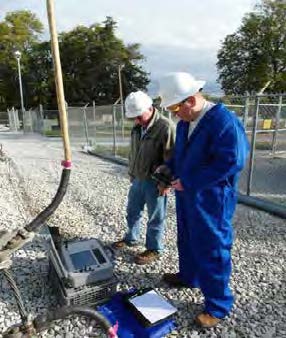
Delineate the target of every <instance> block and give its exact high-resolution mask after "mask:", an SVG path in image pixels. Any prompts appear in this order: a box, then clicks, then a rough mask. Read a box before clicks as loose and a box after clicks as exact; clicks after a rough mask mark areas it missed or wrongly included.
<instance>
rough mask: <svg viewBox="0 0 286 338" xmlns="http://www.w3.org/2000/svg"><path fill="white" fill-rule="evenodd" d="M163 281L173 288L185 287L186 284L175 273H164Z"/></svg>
mask: <svg viewBox="0 0 286 338" xmlns="http://www.w3.org/2000/svg"><path fill="white" fill-rule="evenodd" d="M163 281H164V282H165V283H167V284H169V286H171V287H174V288H187V287H188V285H187V284H186V283H184V282H182V281H181V280H180V278H179V276H178V274H177V273H164V275H163Z"/></svg>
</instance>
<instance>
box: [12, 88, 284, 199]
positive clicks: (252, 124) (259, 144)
mask: <svg viewBox="0 0 286 338" xmlns="http://www.w3.org/2000/svg"><path fill="white" fill-rule="evenodd" d="M212 100H213V101H216V102H223V103H224V104H225V105H226V106H227V107H228V108H229V109H231V110H233V111H234V112H235V113H236V115H237V116H238V117H239V119H240V120H241V121H242V123H243V124H244V126H245V129H246V132H247V135H248V138H249V142H250V145H251V152H250V157H249V162H248V164H247V166H246V168H245V169H244V171H243V173H242V177H241V180H240V189H241V191H242V192H243V193H246V194H248V195H252V196H259V197H262V198H266V199H270V200H272V201H275V202H279V203H284V204H285V205H286V94H277V95H276V94H273V95H269V94H268V95H245V96H226V97H223V98H212ZM123 108H124V107H122V105H118V104H114V105H105V106H96V105H95V104H94V102H93V103H90V104H86V105H83V106H80V107H68V120H69V133H70V139H71V144H72V145H73V146H74V147H76V148H79V149H82V147H88V149H89V150H93V151H95V152H97V153H100V154H105V155H108V156H114V157H116V158H127V157H128V152H129V142H130V131H131V129H132V126H133V122H132V121H130V120H127V119H125V118H124V115H123V111H124V109H123ZM162 113H163V114H165V115H166V116H167V117H169V118H172V116H171V114H170V113H169V112H167V111H162ZM21 118H22V125H23V129H24V131H25V132H39V133H42V134H44V135H46V136H60V125H59V119H58V111H56V110H45V109H44V108H43V107H39V108H37V109H33V110H29V111H26V112H24V113H23V117H21V116H20V122H19V119H18V124H17V126H20V125H21ZM10 121H12V119H10ZM174 122H175V123H176V120H174ZM13 123H14V122H13ZM13 123H12V122H10V127H11V125H12V124H13ZM14 124H15V123H14ZM17 128H18V127H17Z"/></svg>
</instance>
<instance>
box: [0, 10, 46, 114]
mask: <svg viewBox="0 0 286 338" xmlns="http://www.w3.org/2000/svg"><path fill="white" fill-rule="evenodd" d="M42 30H43V25H42V23H41V22H40V21H39V20H38V19H37V17H36V16H35V14H33V13H31V12H30V11H15V12H10V13H8V14H7V15H6V16H5V18H4V20H3V21H2V22H0V93H1V94H0V96H1V98H0V105H2V107H4V108H6V107H7V106H12V105H19V102H20V99H19V94H18V93H19V88H18V74H17V62H16V59H15V57H14V53H15V51H16V50H19V51H20V52H21V53H22V57H21V65H22V74H23V79H24V77H25V74H26V72H27V62H28V53H29V50H30V49H31V48H32V46H33V45H34V44H35V43H36V42H37V41H38V39H39V37H40V34H41V33H42ZM23 84H24V92H25V91H26V86H25V81H23Z"/></svg>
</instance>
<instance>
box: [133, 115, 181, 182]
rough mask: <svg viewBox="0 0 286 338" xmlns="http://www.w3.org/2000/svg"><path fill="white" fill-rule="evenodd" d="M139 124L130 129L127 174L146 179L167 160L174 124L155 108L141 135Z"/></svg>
mask: <svg viewBox="0 0 286 338" xmlns="http://www.w3.org/2000/svg"><path fill="white" fill-rule="evenodd" d="M141 135H142V127H141V125H135V126H134V127H133V129H132V131H131V147H130V154H129V171H128V173H129V175H130V176H131V178H138V179H148V178H150V176H151V174H152V173H153V172H154V171H155V170H156V168H157V167H158V166H159V165H161V164H163V163H164V161H166V160H168V159H169V158H170V156H171V153H172V150H173V146H174V143H175V125H174V124H173V122H171V121H170V120H169V119H167V118H166V117H164V116H162V115H161V114H160V113H159V112H158V110H156V109H155V111H154V114H153V117H152V119H151V121H150V123H149V124H148V126H147V130H146V133H145V135H144V136H143V137H141Z"/></svg>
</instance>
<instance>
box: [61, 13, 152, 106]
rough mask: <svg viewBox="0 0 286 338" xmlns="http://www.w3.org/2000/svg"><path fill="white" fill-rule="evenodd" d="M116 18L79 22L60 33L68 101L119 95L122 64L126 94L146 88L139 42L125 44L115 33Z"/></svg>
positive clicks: (99, 101)
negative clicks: (90, 24) (100, 21)
mask: <svg viewBox="0 0 286 338" xmlns="http://www.w3.org/2000/svg"><path fill="white" fill-rule="evenodd" d="M115 30H116V22H115V21H114V20H113V19H112V18H110V17H107V18H106V20H105V21H104V22H103V23H102V24H94V25H92V26H90V27H85V26H78V27H76V28H75V29H73V30H72V31H70V32H67V33H63V34H61V35H60V49H61V59H62V67H63V74H64V84H65V89H66V90H65V92H66V99H67V101H68V102H69V104H76V103H77V104H78V103H86V102H91V101H92V100H94V101H95V102H96V103H97V104H111V103H113V102H115V101H116V100H117V99H118V97H119V81H118V69H119V66H120V65H124V67H123V68H122V82H123V90H124V94H125V95H126V94H128V93H129V92H130V91H132V90H135V89H145V88H146V86H147V84H148V83H149V80H148V76H147V74H146V72H145V71H144V70H143V68H142V66H141V65H140V61H142V60H143V59H144V57H143V55H142V54H141V53H140V51H139V48H140V45H139V44H132V45H128V46H125V45H124V43H123V41H122V40H121V39H119V38H117V37H116V35H115Z"/></svg>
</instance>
